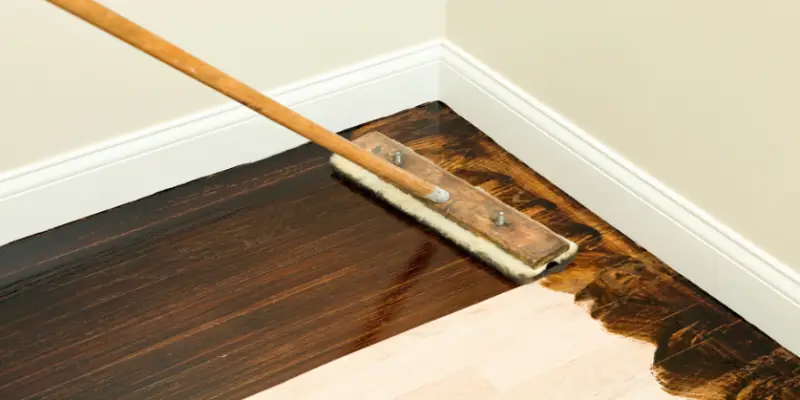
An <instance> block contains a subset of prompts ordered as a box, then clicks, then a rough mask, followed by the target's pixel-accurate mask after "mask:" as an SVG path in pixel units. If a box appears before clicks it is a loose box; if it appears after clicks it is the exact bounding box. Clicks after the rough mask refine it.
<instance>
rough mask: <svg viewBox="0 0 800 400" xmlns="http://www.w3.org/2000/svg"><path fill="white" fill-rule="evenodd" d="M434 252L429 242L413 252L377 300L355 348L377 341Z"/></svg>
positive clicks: (428, 264) (433, 247) (434, 248)
mask: <svg viewBox="0 0 800 400" xmlns="http://www.w3.org/2000/svg"><path fill="white" fill-rule="evenodd" d="M435 252H436V246H434V244H433V243H431V242H426V243H425V244H423V245H422V246H420V248H419V249H418V250H417V251H416V252H415V253H414V256H413V257H412V258H411V260H409V262H408V265H407V266H406V267H405V268H404V269H403V271H402V272H401V273H400V274H399V275H398V276H397V281H396V282H395V283H394V285H393V286H392V288H391V289H390V290H389V293H387V294H386V296H384V297H383V298H382V299H381V301H380V302H379V306H378V310H377V311H375V312H374V313H373V314H372V316H371V318H370V319H369V321H367V324H366V325H365V326H364V334H363V335H361V336H360V337H359V338H358V339H356V346H357V348H364V347H367V346H369V345H371V344H374V343H376V342H377V341H378V339H379V333H380V331H381V328H382V327H383V326H384V325H386V323H387V322H389V321H392V319H393V318H395V316H396V314H397V311H398V309H399V308H400V307H402V306H403V304H404V301H405V300H406V297H407V296H408V293H409V289H410V288H411V285H412V284H413V283H414V280H415V279H416V278H417V277H419V275H420V274H422V273H423V272H424V271H425V270H426V269H427V268H428V267H429V266H430V263H431V259H432V258H433V255H434V253H435Z"/></svg>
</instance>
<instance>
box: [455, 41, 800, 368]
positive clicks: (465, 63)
mask: <svg viewBox="0 0 800 400" xmlns="http://www.w3.org/2000/svg"><path fill="white" fill-rule="evenodd" d="M442 62H443V66H442V71H441V73H440V76H439V90H440V93H439V95H440V100H442V101H443V102H444V103H446V104H447V105H449V106H450V107H451V108H453V110H454V111H455V112H457V113H458V114H459V115H461V116H462V117H464V118H465V119H467V120H469V121H470V122H471V123H472V124H474V125H475V126H476V127H478V128H479V129H481V130H482V131H484V132H485V133H486V134H487V135H489V136H490V137H491V138H492V139H493V140H495V141H497V142H498V144H500V145H501V146H503V147H504V148H505V149H507V150H508V151H510V152H511V153H512V154H514V155H515V156H516V157H518V158H519V159H520V160H521V161H523V162H524V163H526V164H527V165H529V166H530V167H531V168H532V169H534V170H536V171H537V172H539V173H541V174H542V175H543V176H545V177H546V178H547V179H549V180H550V181H551V182H553V183H554V184H555V185H557V186H558V187H559V188H561V189H562V190H564V191H565V192H567V193H569V194H570V195H571V196H572V197H573V198H575V199H576V200H578V201H579V202H581V203H582V204H583V205H585V206H586V207H588V208H589V209H590V210H592V211H593V212H595V213H596V214H598V215H599V216H600V217H602V218H603V219H605V220H606V221H608V222H609V223H610V224H611V225H613V226H614V227H616V228H617V229H619V230H620V231H622V232H623V233H625V234H626V235H627V236H628V237H630V238H631V239H633V240H635V241H636V242H637V243H639V244H640V245H641V246H643V247H645V248H646V249H647V250H649V251H650V252H651V253H653V254H654V255H656V256H657V257H659V258H660V259H661V260H663V261H664V262H666V263H667V264H668V265H670V266H671V267H672V268H674V269H675V270H676V271H678V272H679V273H681V274H682V275H683V276H685V277H687V278H688V279H689V280H691V281H692V282H693V283H695V284H696V285H698V286H699V287H701V288H702V289H703V290H705V291H706V292H708V293H709V294H711V295H712V296H714V297H715V298H716V299H718V300H719V301H721V302H722V303H723V304H725V305H726V306H728V307H729V308H731V309H732V310H734V311H735V312H736V313H738V314H739V315H741V316H742V317H743V318H745V319H746V320H748V321H749V322H750V323H752V324H753V325H755V326H756V327H758V328H760V329H761V330H762V331H764V332H765V333H767V334H768V335H770V336H771V337H772V338H773V339H775V340H776V341H777V342H779V343H780V344H782V345H783V346H784V347H786V348H787V349H789V350H791V351H792V352H794V353H795V354H800V275H799V274H798V273H797V272H795V271H793V270H792V269H790V268H789V267H788V266H786V265H783V264H781V263H780V262H779V261H777V260H776V259H774V258H772V257H770V256H769V255H767V254H766V253H765V252H764V251H762V250H760V249H759V248H758V247H756V246H755V245H753V244H752V243H749V242H747V241H746V240H745V239H743V238H742V237H740V236H738V235H737V234H735V233H734V232H733V231H732V230H731V229H729V228H726V227H725V226H723V225H722V224H721V223H719V222H717V221H715V220H714V219H713V218H712V217H711V216H709V215H708V214H706V213H705V212H703V211H701V210H700V209H699V208H697V207H696V206H694V205H692V204H691V203H690V202H689V201H687V200H686V199H684V198H681V197H680V196H678V195H677V194H676V193H674V192H673V191H671V190H669V189H668V188H666V187H665V186H664V185H663V184H661V183H659V182H658V181H657V180H656V179H655V178H653V177H652V176H649V175H647V174H646V173H645V172H643V171H642V170H640V169H639V168H637V167H636V166H634V165H633V164H631V163H630V162H628V161H626V160H625V159H624V158H623V157H621V156H620V155H618V154H616V153H614V152H613V151H612V150H610V149H609V148H607V147H606V146H604V145H603V144H602V143H600V142H598V141H597V140H595V139H594V138H592V137H591V136H590V135H588V134H587V133H586V132H584V131H582V130H581V129H580V128H578V127H577V126H575V125H574V124H572V123H570V122H569V121H568V120H567V119H566V118H563V117H561V116H559V115H558V114H557V113H555V112H554V111H552V110H551V109H549V108H548V107H546V106H545V105H543V104H542V103H541V102H539V101H537V100H536V99H535V98H533V97H532V96H530V95H529V94H527V93H525V92H524V91H523V90H521V89H520V88H519V87H517V86H515V85H514V84H512V83H511V82H509V81H507V80H506V79H504V78H503V77H502V76H500V75H499V74H497V73H496V72H494V71H492V70H491V69H489V68H488V67H487V66H486V65H484V64H483V63H481V62H480V61H478V60H477V59H475V58H474V57H472V56H471V55H469V54H468V53H466V52H465V51H463V50H462V49H460V48H458V47H457V46H455V45H454V44H452V43H447V42H445V43H444V44H443V53H442Z"/></svg>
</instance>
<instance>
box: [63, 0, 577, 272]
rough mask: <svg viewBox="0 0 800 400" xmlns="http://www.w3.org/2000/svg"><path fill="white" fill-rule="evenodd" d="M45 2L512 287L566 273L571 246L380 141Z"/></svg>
mask: <svg viewBox="0 0 800 400" xmlns="http://www.w3.org/2000/svg"><path fill="white" fill-rule="evenodd" d="M48 1H49V2H50V3H52V4H54V5H56V6H58V7H60V8H62V9H64V10H65V11H67V12H69V13H71V14H73V15H75V16H77V17H78V18H80V19H82V20H84V21H86V22H88V23H90V24H92V25H94V26H96V27H97V28H100V29H102V30H103V31H105V32H107V33H109V34H111V35H113V36H115V37H117V38H118V39H121V40H122V41H124V42H126V43H128V44H130V45H132V46H134V47H136V48H138V49H139V50H141V51H143V52H145V53H147V54H149V55H151V56H153V57H155V58H156V59H158V60H160V61H162V62H164V63H166V64H168V65H170V66H172V67H173V68H175V69H177V70H179V71H181V72H183V73H184V74H186V75H188V76H190V77H192V78H194V79H196V80H198V81H199V82H201V83H203V84H205V85H206V86H208V87H210V88H212V89H214V90H216V91H218V92H220V93H222V94H224V95H226V96H228V97H230V98H232V99H233V100H236V101H237V102H239V103H241V104H243V105H244V106H246V107H248V108H250V109H252V110H253V111H255V112H257V113H259V114H261V115H263V116H265V117H267V118H269V119H271V120H272V121H275V122H277V123H278V124H280V125H282V126H284V127H286V128H288V129H290V130H292V131H294V132H295V133H298V134H300V135H302V136H304V137H306V138H308V139H309V140H311V141H312V142H314V143H316V144H318V145H320V146H322V147H324V148H326V149H328V150H330V151H331V152H333V153H334V154H333V156H332V158H331V164H332V166H333V167H334V169H335V170H336V171H338V172H339V173H340V174H342V175H343V176H345V177H346V178H349V179H350V180H352V181H354V182H356V183H357V184H358V185H360V186H362V187H364V188H366V189H368V190H369V191H371V192H373V193H374V194H376V195H377V196H378V197H380V198H381V199H383V200H384V201H386V202H387V203H389V204H391V205H393V206H394V207H396V208H398V209H400V210H402V211H403V212H405V213H407V214H409V215H411V216H413V217H414V218H415V219H416V220H418V221H419V222H421V223H423V224H425V225H427V226H429V227H430V228H432V229H434V230H435V231H437V232H439V233H440V234H441V235H442V236H444V237H446V238H448V239H450V240H452V241H453V242H455V243H456V244H457V245H459V246H460V247H462V248H464V249H465V250H467V251H468V252H470V253H472V254H473V255H475V256H476V257H478V258H480V259H481V260H483V261H484V262H486V263H488V264H490V265H492V266H494V267H495V268H496V269H497V270H498V271H500V272H501V273H502V274H503V275H504V276H506V277H507V278H509V279H512V280H514V281H515V282H517V283H527V282H530V281H532V280H534V279H536V278H537V277H538V276H540V275H541V274H542V273H543V272H544V271H545V270H547V269H549V268H552V267H555V266H563V265H565V264H566V263H568V262H570V261H571V260H572V259H573V258H574V256H575V253H576V252H577V245H575V243H573V242H571V241H569V240H567V239H565V238H563V237H561V236H559V235H557V234H556V233H554V232H553V231H551V230H550V229H548V228H547V227H545V226H544V225H542V224H540V223H538V222H536V221H535V220H533V219H531V218H529V217H528V216H526V215H525V214H523V213H521V212H519V211H518V210H516V209H514V208H513V207H510V206H508V205H506V204H505V203H503V202H502V201H500V200H498V199H497V198H495V197H493V196H491V195H489V194H488V193H486V192H484V191H483V190H481V189H480V188H477V187H474V186H471V185H470V184H468V183H467V182H466V181H464V180H462V179H460V178H458V177H456V176H455V175H453V174H451V173H449V172H447V171H445V170H444V169H442V168H440V167H438V166H437V165H435V164H434V163H433V162H431V161H430V160H428V159H427V158H425V157H423V156H421V155H419V154H417V153H415V152H414V151H413V150H411V149H409V148H408V147H405V146H403V145H402V144H400V143H398V142H396V141H394V140H392V139H390V138H388V137H387V136H384V135H383V134H381V133H378V132H370V133H368V134H366V135H364V136H362V137H360V138H358V139H356V140H353V141H349V140H347V139H345V138H343V137H341V136H339V135H337V134H335V133H334V132H331V131H329V130H327V129H325V128H323V127H322V126H320V125H317V124H316V123H314V122H312V121H310V120H308V119H306V118H304V117H303V116H301V115H299V114H297V113H295V112H294V111H292V110H291V109H289V108H287V107H285V106H283V105H281V104H279V103H277V102H276V101H274V100H272V99H270V98H268V97H266V96H265V95H263V94H261V93H260V92H258V91H256V90H254V89H253V88H251V87H249V86H247V85H245V84H244V83H242V82H239V81H237V80H236V79H234V78H232V77H230V76H228V75H227V74H225V73H223V72H222V71H220V70H218V69H216V68H214V67H212V66H211V65H208V64H206V63H205V62H203V61H201V60H199V59H198V58H196V57H194V56H192V55H191V54H189V53H187V52H185V51H183V50H182V49H180V48H178V47H176V46H175V45H173V44H171V43H169V42H167V41H166V40H164V39H162V38H160V37H158V36H156V35H155V34H153V33H151V32H149V31H148V30H146V29H144V28H143V27H141V26H139V25H137V24H135V23H133V22H132V21H130V20H128V19H126V18H124V17H122V16H121V15H119V14H117V13H115V12H113V11H111V10H109V9H108V8H106V7H104V6H102V5H101V4H99V3H97V2H95V1H92V0H48Z"/></svg>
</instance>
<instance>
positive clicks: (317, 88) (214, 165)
mask: <svg viewBox="0 0 800 400" xmlns="http://www.w3.org/2000/svg"><path fill="white" fill-rule="evenodd" d="M440 58H441V45H440V42H439V41H433V42H429V43H424V44H422V45H419V46H415V47H412V48H409V49H404V50H401V51H399V52H395V53H392V54H388V55H386V56H384V57H379V58H376V59H372V60H367V61H366V62H363V63H360V64H358V65H352V66H349V67H347V68H344V69H341V70H338V71H333V72H331V73H328V74H325V75H322V76H318V77H314V78H312V79H309V80H305V81H303V82H298V83H296V84H293V85H290V86H287V87H283V88H278V89H274V90H269V91H266V92H265V93H266V94H268V95H269V96H272V97H273V98H275V99H276V100H277V101H279V102H281V103H282V104H285V105H287V106H289V107H290V108H292V109H294V110H295V111H298V112H299V113H301V114H303V115H305V116H307V117H309V118H311V119H312V120H314V121H316V122H317V123H319V124H321V125H323V126H325V127H327V128H328V129H331V130H333V131H335V132H336V131H341V130H343V129H346V128H350V127H353V126H356V125H359V124H361V123H364V122H368V121H371V120H374V119H377V118H380V117H383V116H386V115H390V114H393V113H396V112H399V111H402V110H404V109H408V108H411V107H414V106H417V105H419V104H422V103H425V102H428V101H434V100H436V99H437V98H438V90H437V87H438V83H437V79H438V71H439V65H440ZM304 143H307V139H305V138H304V137H302V136H299V135H297V134H295V133H294V132H291V131H289V130H287V129H285V128H283V127H282V126H280V125H277V124H275V123H272V122H271V121H269V120H267V119H265V118H263V117H261V116H259V115H257V114H256V113H255V112H253V111H251V110H249V109H247V108H245V107H243V106H241V105H239V104H237V103H233V102H231V104H227V105H224V106H221V107H216V108H214V109H211V110H206V111H204V112H202V113H199V114H196V115H191V116H188V117H185V118H181V119H180V120H176V121H171V122H168V123H166V124H163V125H160V126H155V127H152V128H149V129H146V130H144V131H141V132H134V133H131V134H129V135H126V136H124V137H122V138H119V139H116V140H113V141H109V142H106V143H101V144H99V145H97V146H93V147H91V148H86V149H82V150H80V151H77V152H74V153H71V154H66V155H64V156H61V157H58V158H56V159H52V160H47V161H46V162H44V163H40V164H37V165H31V166H28V167H25V168H22V169H19V170H15V171H11V172H8V173H5V174H1V175H0V221H2V223H0V245H3V244H6V243H9V242H12V241H14V240H18V239H21V238H24V237H28V236H30V235H33V234H36V233H39V232H43V231H46V230H48V229H51V228H55V227H57V226H60V225H63V224H66V223H69V222H71V221H75V220H78V219H81V218H84V217H87V216H90V215H93V214H96V213H99V212H102V211H105V210H108V209H110V208H113V207H117V206H120V205H122V204H125V203H128V202H131V201H134V200H137V199H140V198H143V197H146V196H148V195H151V194H153V193H156V192H159V191H162V190H165V189H169V188H172V187H175V186H178V185H181V184H183V183H186V182H189V181H192V180H194V179H197V178H201V177H204V176H207V175H210V174H214V173H217V172H220V171H223V170H226V169H229V168H232V167H235V166H237V165H242V164H246V163H251V162H254V161H258V160H261V159H264V158H267V157H270V156H273V155H276V154H278V153H281V152H284V151H286V150H289V149H292V148H294V147H297V146H299V145H302V144H304ZM54 199H58V200H57V201H54Z"/></svg>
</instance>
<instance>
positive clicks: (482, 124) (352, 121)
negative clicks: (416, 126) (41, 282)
mask: <svg viewBox="0 0 800 400" xmlns="http://www.w3.org/2000/svg"><path fill="white" fill-rule="evenodd" d="M267 93H268V94H269V95H270V96H273V97H275V98H276V99H277V100H278V101H280V102H281V103H283V104H286V105H288V106H290V107H291V108H293V109H295V110H297V111H298V112H300V113H301V114H303V115H305V116H308V117H309V118H311V119H312V120H315V121H317V122H318V123H320V124H322V125H323V126H326V127H327V128H329V129H331V130H334V131H340V130H342V129H346V128H349V127H352V126H355V125H358V124H361V123H364V122H367V121H371V120H374V119H377V118H380V117H382V116H385V115H389V114H392V113H395V112H398V111H401V110H404V109H407V108H411V107H414V106H417V105H419V104H422V103H425V102H428V101H433V100H442V101H444V102H445V103H447V104H448V105H449V106H451V107H452V108H453V109H454V110H455V111H456V112H457V113H459V114H460V115H462V116H463V117H464V118H466V119H467V120H469V121H470V122H472V123H473V124H475V125H476V126H477V127H479V128H480V129H481V130H483V131H484V132H486V134H488V135H489V136H490V137H492V138H493V139H494V140H496V141H497V142H498V143H499V144H500V145H501V146H503V147H504V148H506V149H507V150H509V151H510V152H511V153H513V154H514V155H515V156H517V157H518V158H519V159H520V160H522V161H523V162H525V163H526V164H527V165H529V166H530V167H532V168H533V169H535V170H536V171H537V172H539V173H541V174H542V175H543V176H545V177H547V178H548V179H550V181H552V182H553V183H554V184H556V185H557V186H559V187H560V188H561V189H563V190H564V191H566V192H567V193H569V194H570V195H571V196H573V197H574V198H575V199H577V200H578V201H580V202H581V203H582V204H584V205H585V206H587V207H588V208H589V209H591V210H592V211H594V212H595V213H597V214H598V215H599V216H601V217H602V218H604V219H605V220H607V221H608V222H609V223H611V224H612V225H614V226H615V227H616V228H618V229H619V230H621V231H622V232H623V233H625V234H626V235H628V236H629V237H631V238H632V239H633V240H635V241H636V242H637V243H639V244H641V245H642V246H644V247H645V248H647V249H648V250H649V251H651V252H652V253H653V254H655V255H656V256H657V257H659V258H661V259H662V260H663V261H664V262H666V263H668V264H669V265H670V266H671V267H673V268H674V269H675V270H677V271H678V272H680V273H681V274H683V275H684V276H686V277H687V278H688V279H690V280H691V281H692V282H694V283H695V284H697V285H698V286H700V287H701V288H702V289H704V290H706V291H707V292H708V293H710V294H711V295H712V296H714V297H716V298H717V299H718V300H720V301H721V302H723V303H724V304H725V305H727V306H728V307H730V308H731V309H733V310H734V311H735V312H737V313H739V314H740V315H742V316H743V317H744V318H746V319H747V320H748V321H750V322H751V323H753V324H754V325H755V326H757V327H758V328H760V329H762V330H763V331H765V332H766V333H767V334H768V335H770V336H771V337H773V338H774V339H775V340H777V341H778V342H779V343H781V344H782V345H784V346H785V347H786V348H788V349H790V350H791V351H793V352H795V353H797V354H800V276H799V275H798V274H797V273H796V272H795V271H793V270H792V269H790V268H788V267H787V266H785V265H783V264H781V263H780V262H779V261H777V260H775V259H773V258H771V257H770V256H769V255H767V254H766V253H765V252H763V251H761V250H760V249H758V248H757V247H756V246H755V245H753V244H752V243H749V242H747V241H746V240H744V239H743V238H741V237H739V236H738V235H736V234H735V233H734V232H733V231H731V230H730V229H728V228H726V227H724V226H723V225H722V224H720V223H718V222H717V221H715V220H714V219H713V218H712V217H710V216H709V215H708V214H706V213H704V212H703V211H701V210H699V209H698V208H697V207H695V206H694V205H692V204H691V203H689V202H688V201H687V200H685V199H683V198H681V197H680V196H678V195H677V194H675V193H674V192H672V191H670V190H669V189H668V188H666V187H665V186H664V185H662V184H661V183H659V182H658V181H657V180H655V179H654V178H653V177H651V176H648V175H647V174H646V173H644V172H643V171H641V170H639V169H638V168H636V167H635V166H633V165H632V164H631V163H630V162H628V161H626V160H625V159H623V158H622V157H621V156H619V155H618V154H615V153H614V152H613V151H611V150H610V149H608V148H607V147H605V146H604V145H602V144H601V143H599V142H598V141H597V140H595V139H593V138H592V137H591V136H589V135H588V134H587V133H585V132H583V131H582V130H581V129H579V128H578V127H576V126H575V125H574V124H572V123H570V122H569V121H568V120H566V119H565V118H563V117H561V116H559V115H557V114H556V113H555V112H553V111H552V110H550V109H549V108H547V107H546V106H545V105H543V104H542V103H541V102H539V101H537V100H536V99H534V98H533V97H532V96H530V95H529V94H526V93H525V92H524V91H522V90H521V89H519V88H518V87H516V86H514V85H513V84H512V83H510V82H508V81H507V80H505V79H504V78H503V77H502V76H500V75H499V74H497V73H495V72H493V71H491V70H490V69H489V68H487V67H486V66H485V65H483V64H482V63H481V62H480V61H478V60H476V59H475V58H473V57H472V56H470V55H469V54H467V53H465V52H464V51H463V50H461V49H459V48H458V47H457V46H455V45H453V44H452V43H450V42H448V41H433V42H430V43H425V44H422V45H420V46H416V47H413V48H409V49H406V50H403V51H400V52H396V53H393V54H390V55H387V56H385V57H380V58H377V59H374V60H369V61H367V62H364V63H361V64H358V65H354V66H351V67H348V68H344V69H342V70H339V71H335V72H332V73H329V74H325V75H324V76H319V77H316V78H313V79H310V80H307V81H304V82H300V83H297V84H294V85H290V86H288V87H285V88H280V89H277V90H271V91H268V92H267ZM306 142H307V141H306V139H304V138H302V137H300V136H299V135H296V134H294V133H293V132H290V131H288V130H286V129H284V128H282V127H280V126H278V125H276V124H274V123H272V122H269V121H267V120H266V119H264V118H261V117H260V116H257V115H256V114H255V113H253V112H252V111H250V110H248V109H245V108H243V107H241V106H238V105H236V104H230V105H225V106H222V107H217V108H214V109H212V110H208V111H206V112H203V113H200V114H197V115H193V116H189V117H187V118H183V119H180V120H177V121H172V122H170V123H167V124H164V125H161V126H157V127H153V128H150V129H147V130H144V131H142V132H135V133H133V134H130V135H127V136H125V137H123V138H120V139H118V140H114V141H111V142H108V143H102V144H100V145H98V146H95V147H92V148H89V149H84V150H82V151H79V152H75V153H73V154H68V155H65V156H63V157H59V158H57V159H53V160H48V161H47V162H45V163H41V164H38V165H33V166H30V167H26V168H24V169H20V170H17V171H12V172H9V173H5V174H1V175H0V221H2V223H0V245H2V244H5V243H8V242H11V241H13V240H16V239H20V238H23V237H26V236H29V235H32V234H36V233H39V232H43V231H46V230H48V229H51V228H54V227H56V226H59V225H62V224H65V223H68V222H71V221H74V220H77V219H80V218H84V217H86V216H89V215H92V214H95V213H98V212H102V211H105V210H107V209H109V208H113V207H116V206H119V205H122V204H125V203H128V202H131V201H134V200H136V199H139V198H142V197H145V196H148V195H150V194H153V193H156V192H158V191H161V190H165V189H168V188H171V187H174V186H177V185H180V184H182V183H185V182H188V181H191V180H194V179H197V178H201V177H203V176H207V175H210V174H213V173H217V172H219V171H222V170H225V169H228V168H232V167H235V166H237V165H241V164H245V163H250V162H254V161H257V160H260V159H264V158H266V157H269V156H272V155H275V154H278V153H281V152H283V151H286V150H289V149H291V148H294V147H296V146H299V145H301V144H304V143H306Z"/></svg>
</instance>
